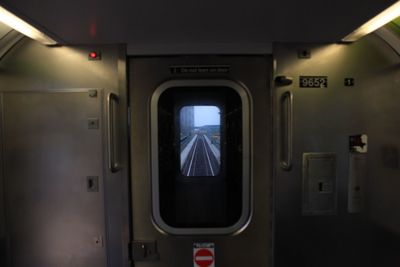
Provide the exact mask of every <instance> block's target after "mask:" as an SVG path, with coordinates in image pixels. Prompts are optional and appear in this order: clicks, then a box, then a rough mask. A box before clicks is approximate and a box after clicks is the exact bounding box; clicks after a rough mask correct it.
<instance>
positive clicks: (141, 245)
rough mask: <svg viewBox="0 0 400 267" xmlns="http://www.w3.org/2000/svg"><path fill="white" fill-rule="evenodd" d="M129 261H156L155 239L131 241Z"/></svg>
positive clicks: (158, 257)
mask: <svg viewBox="0 0 400 267" xmlns="http://www.w3.org/2000/svg"><path fill="white" fill-rule="evenodd" d="M129 251H130V258H131V261H158V260H160V255H159V254H158V252H157V242H156V241H133V242H131V243H130V244H129Z"/></svg>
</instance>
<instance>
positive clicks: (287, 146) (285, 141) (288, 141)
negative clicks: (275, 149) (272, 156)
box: [280, 91, 293, 171]
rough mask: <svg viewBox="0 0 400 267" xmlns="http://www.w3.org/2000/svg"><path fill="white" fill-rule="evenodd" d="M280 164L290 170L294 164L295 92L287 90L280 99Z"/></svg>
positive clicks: (284, 168)
mask: <svg viewBox="0 0 400 267" xmlns="http://www.w3.org/2000/svg"><path fill="white" fill-rule="evenodd" d="M280 108H281V110H280V111H281V112H280V113H281V125H280V134H281V136H280V140H281V142H280V165H281V168H282V169H283V170H286V171H289V170H290V169H291V168H292V165H293V94H292V93H291V92H290V91H287V92H285V93H283V94H282V96H281V99H280Z"/></svg>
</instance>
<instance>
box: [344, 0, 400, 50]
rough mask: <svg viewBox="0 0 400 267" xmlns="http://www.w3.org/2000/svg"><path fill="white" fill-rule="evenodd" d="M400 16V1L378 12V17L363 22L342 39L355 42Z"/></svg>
mask: <svg viewBox="0 0 400 267" xmlns="http://www.w3.org/2000/svg"><path fill="white" fill-rule="evenodd" d="M398 16H400V1H398V2H397V3H395V4H394V5H391V6H390V7H389V8H387V9H385V10H384V11H383V12H382V13H380V14H378V15H377V16H376V17H374V18H372V19H371V20H369V21H368V22H367V23H365V24H363V25H362V26H361V27H360V28H358V29H357V30H355V31H354V32H352V33H350V34H349V35H347V36H346V37H344V38H343V39H342V41H344V42H354V41H357V40H358V39H360V38H361V37H363V36H364V35H367V34H368V33H371V32H373V31H375V30H377V29H379V28H380V27H382V26H383V25H385V24H387V23H389V22H390V21H392V20H394V19H395V18H397V17H398Z"/></svg>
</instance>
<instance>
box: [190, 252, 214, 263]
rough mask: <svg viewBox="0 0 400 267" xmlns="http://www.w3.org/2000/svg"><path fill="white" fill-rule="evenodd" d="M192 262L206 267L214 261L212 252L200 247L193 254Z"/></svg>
mask: <svg viewBox="0 0 400 267" xmlns="http://www.w3.org/2000/svg"><path fill="white" fill-rule="evenodd" d="M194 262H195V263H196V264H197V265H198V266H200V267H208V266H210V265H211V264H213V262H214V255H213V253H212V252H211V251H210V250H208V249H206V248H203V249H200V250H198V251H197V252H196V254H195V255H194Z"/></svg>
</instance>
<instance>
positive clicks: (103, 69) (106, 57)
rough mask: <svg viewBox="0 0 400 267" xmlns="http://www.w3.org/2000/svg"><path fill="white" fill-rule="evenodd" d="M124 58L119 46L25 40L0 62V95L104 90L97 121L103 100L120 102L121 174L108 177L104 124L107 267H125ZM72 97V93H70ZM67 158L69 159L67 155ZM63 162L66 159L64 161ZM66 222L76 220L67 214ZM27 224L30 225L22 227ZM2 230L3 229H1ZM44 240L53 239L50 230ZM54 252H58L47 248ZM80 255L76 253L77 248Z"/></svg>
mask: <svg viewBox="0 0 400 267" xmlns="http://www.w3.org/2000/svg"><path fill="white" fill-rule="evenodd" d="M91 51H97V52H100V53H101V55H102V57H101V60H96V61H91V60H88V54H89V52H91ZM125 62H126V57H125V48H124V46H121V45H102V46H99V45H97V46H62V47H47V46H43V45H41V44H39V43H37V42H35V41H33V40H30V39H29V38H24V39H23V40H21V41H20V42H19V43H18V44H16V45H15V46H14V47H13V48H12V49H11V50H10V51H8V53H7V54H6V55H5V56H4V57H3V58H2V59H1V61H0V68H1V69H2V70H3V71H2V72H1V73H0V89H1V90H2V91H13V92H16V91H27V90H29V91H41V90H42V91H43V90H48V91H59V90H64V91H68V89H65V88H103V94H104V97H103V98H102V102H101V106H102V109H103V110H104V112H103V113H102V118H100V120H101V121H103V122H106V121H107V116H106V115H107V114H106V112H105V111H106V106H107V103H106V100H107V98H106V97H105V96H107V95H108V94H109V93H111V92H112V93H114V94H116V95H118V96H119V103H118V107H117V112H118V113H119V115H118V120H117V121H116V122H115V127H116V128H118V133H119V135H120V136H119V137H118V138H117V139H118V140H117V142H116V143H115V144H116V145H117V146H119V149H118V151H119V153H120V155H118V160H119V162H120V169H119V171H118V172H115V173H113V172H111V171H110V170H109V169H108V168H106V166H107V153H106V152H107V151H108V147H107V138H106V137H107V127H108V125H107V123H103V127H102V138H101V141H102V143H101V146H102V147H103V150H104V153H103V157H102V160H103V164H102V165H101V167H100V168H101V170H100V169H99V170H98V171H99V172H100V171H104V177H103V178H104V179H103V182H104V187H103V189H104V197H105V201H104V205H103V209H104V214H105V216H104V217H103V218H102V220H101V221H99V222H98V223H99V224H100V225H101V224H104V223H105V225H106V229H107V231H106V236H105V237H104V242H105V246H106V249H107V263H108V266H128V265H129V255H128V242H129V227H128V225H129V210H128V207H129V195H128V190H129V189H128V188H129V186H128V179H127V176H128V163H127V160H128V155H127V151H128V145H127V143H128V138H127V124H126V121H127V91H126V66H125ZM72 91H73V90H72ZM70 155H71V154H70ZM64 156H65V157H67V155H64ZM71 216H75V215H74V214H71ZM27 224H29V222H28V221H27ZM6 230H7V229H6ZM45 234H47V235H50V234H53V233H52V232H51V231H50V230H48V232H45ZM48 249H49V250H54V252H55V251H57V248H48ZM76 249H77V250H79V247H76Z"/></svg>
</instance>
